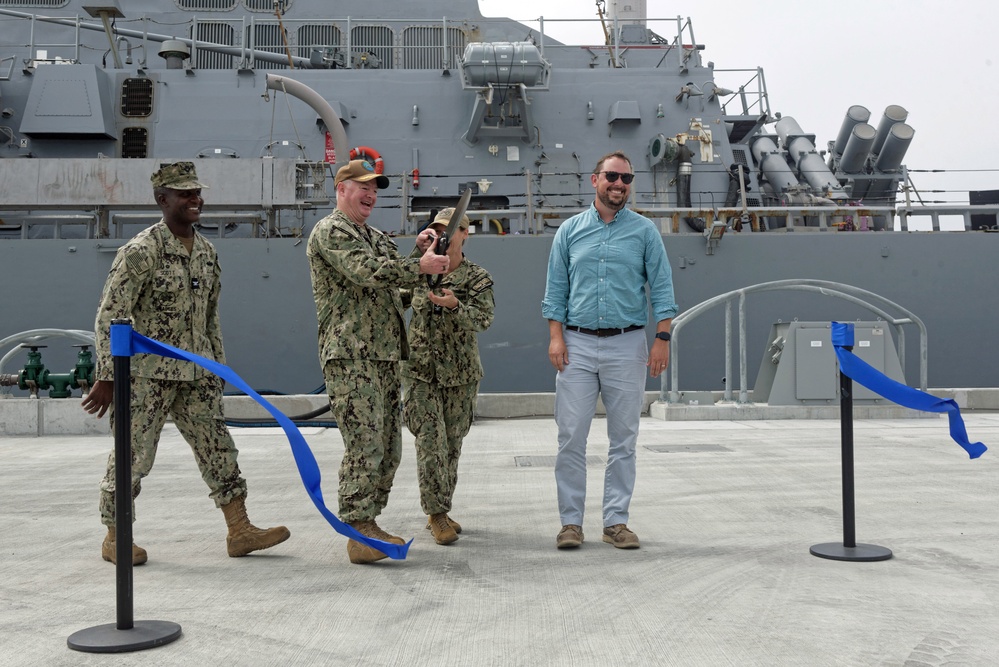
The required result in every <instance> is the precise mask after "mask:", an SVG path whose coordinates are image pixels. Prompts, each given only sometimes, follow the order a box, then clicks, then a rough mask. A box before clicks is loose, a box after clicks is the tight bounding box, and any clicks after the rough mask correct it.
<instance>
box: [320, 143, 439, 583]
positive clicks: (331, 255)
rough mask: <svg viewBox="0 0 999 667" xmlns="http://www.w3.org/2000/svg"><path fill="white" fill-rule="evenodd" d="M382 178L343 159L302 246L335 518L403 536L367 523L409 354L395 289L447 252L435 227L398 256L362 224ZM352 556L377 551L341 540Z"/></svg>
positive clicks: (394, 454)
mask: <svg viewBox="0 0 999 667" xmlns="http://www.w3.org/2000/svg"><path fill="white" fill-rule="evenodd" d="M388 184H389V180H388V178H387V177H385V176H382V175H381V174H377V173H375V170H374V168H373V167H372V166H371V164H370V163H368V162H367V161H364V160H352V161H351V162H349V163H347V164H346V165H344V166H343V167H341V168H340V169H339V170H338V171H337V174H336V178H335V179H334V187H335V188H336V202H337V206H336V209H335V210H334V211H333V213H331V214H330V215H328V216H326V217H325V218H323V219H322V220H320V221H319V222H318V223H316V226H315V227H314V228H313V230H312V233H311V234H310V235H309V244H308V250H307V254H308V257H309V266H310V270H311V273H312V291H313V296H314V297H315V300H316V314H317V316H318V319H319V361H320V363H321V364H322V365H323V375H324V377H325V379H326V392H327V393H328V394H329V397H330V406H331V409H332V412H333V415H334V417H335V418H336V420H337V424H338V425H339V428H340V434H341V436H342V437H343V443H344V454H343V460H342V461H341V463H340V488H339V503H340V519H341V520H343V521H344V522H345V523H349V524H350V525H351V526H353V527H354V528H355V529H356V530H357V531H358V532H360V533H361V534H363V535H365V536H368V537H373V538H375V539H379V540H382V541H386V542H394V543H396V544H403V543H404V540H403V539H402V538H401V537H397V536H394V535H390V534H389V533H386V532H385V531H384V530H382V529H381V528H380V527H379V526H378V524H377V523H376V522H375V517H377V516H378V515H379V514H380V513H381V511H382V510H383V509H384V508H385V505H386V504H387V503H388V496H389V491H390V490H391V489H392V481H393V480H394V479H395V472H396V469H397V468H398V467H399V460H400V458H401V455H402V425H401V420H400V412H401V398H400V388H399V387H400V376H399V362H400V361H402V360H404V359H407V358H408V357H409V343H408V341H407V339H406V328H405V320H404V318H403V313H404V309H403V303H402V296H401V293H400V288H404V287H416V286H417V285H418V284H419V283H420V281H421V280H424V274H440V273H444V272H445V271H446V270H447V268H448V259H447V257H445V256H443V255H436V254H434V250H433V240H434V234H433V232H431V231H427V230H425V231H423V232H421V233H420V235H419V236H418V237H417V239H416V245H417V248H419V251H420V253H421V254H420V255H418V256H413V257H409V258H407V257H403V256H401V255H400V254H399V251H398V249H397V248H396V245H395V242H394V241H393V240H392V238H391V237H389V236H388V234H385V233H383V232H381V231H379V230H377V229H374V228H372V227H369V226H368V225H367V224H366V221H367V219H368V216H370V215H371V211H372V209H373V208H374V205H375V202H376V200H377V199H378V190H379V189H384V188H386V187H388ZM347 556H348V557H349V559H350V562H352V563H370V562H373V561H376V560H381V559H382V558H385V554H383V553H382V552H381V551H378V550H376V549H372V548H370V547H368V546H365V545H363V544H361V543H360V542H357V541H355V540H348V542H347Z"/></svg>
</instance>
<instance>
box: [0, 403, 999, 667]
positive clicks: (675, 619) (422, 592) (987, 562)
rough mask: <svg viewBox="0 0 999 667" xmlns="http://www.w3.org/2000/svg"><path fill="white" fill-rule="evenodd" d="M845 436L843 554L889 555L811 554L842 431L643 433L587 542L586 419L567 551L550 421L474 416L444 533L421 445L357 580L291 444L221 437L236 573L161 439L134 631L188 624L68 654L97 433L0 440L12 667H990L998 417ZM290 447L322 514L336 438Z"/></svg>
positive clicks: (100, 440) (89, 535)
mask: <svg viewBox="0 0 999 667" xmlns="http://www.w3.org/2000/svg"><path fill="white" fill-rule="evenodd" d="M965 417H966V422H967V429H968V433H969V435H970V437H971V439H972V440H973V441H982V442H984V443H985V444H986V445H988V446H990V447H991V449H990V451H989V452H987V453H986V454H985V455H984V456H982V457H981V458H980V459H977V460H969V458H968V456H967V455H966V454H965V452H964V451H963V450H962V449H961V448H959V447H958V446H957V445H956V444H954V442H953V441H952V440H951V439H950V437H949V434H948V426H947V419H946V418H945V417H933V418H929V419H927V418H922V419H886V420H877V419H870V420H857V421H855V423H854V433H855V465H854V471H855V477H856V490H855V500H856V511H855V519H856V540H857V542H859V543H867V544H874V545H879V546H883V547H886V548H888V549H891V551H892V552H893V557H892V558H891V559H889V560H884V561H879V562H848V561H837V560H829V559H825V558H818V557H816V556H813V555H812V554H811V553H810V552H809V549H810V547H811V546H813V545H816V544H819V543H829V542H833V543H834V542H841V541H842V539H843V525H844V517H843V506H842V489H841V480H842V469H841V461H840V423H839V421H838V420H836V419H829V420H797V419H784V420H772V421H767V420H752V421H722V420H713V421H678V422H669V421H662V420H660V419H654V418H648V417H647V418H643V420H642V431H641V434H640V436H639V451H638V483H637V489H636V492H635V496H634V499H633V501H632V505H631V516H630V519H629V525H630V526H631V527H632V528H633V529H634V530H635V532H636V533H637V534H638V535H639V537H640V538H641V542H642V545H641V548H640V549H637V550H618V549H615V548H614V547H613V546H611V545H609V544H605V543H603V542H602V541H601V528H602V522H601V516H600V500H601V495H602V480H603V464H604V461H605V458H606V444H607V440H606V435H605V432H606V431H605V427H606V422H605V421H604V420H603V419H602V418H597V419H595V420H594V422H593V428H592V430H591V434H590V436H591V437H590V445H589V451H588V457H589V460H588V463H589V479H588V482H589V494H588V503H587V515H586V518H585V521H584V532H585V542H584V544H583V545H582V546H581V547H580V548H578V549H573V550H556V549H555V535H556V534H557V532H558V530H559V527H560V526H559V519H558V511H557V506H556V498H555V483H554V477H553V463H554V455H555V451H556V429H555V424H554V422H553V421H552V419H551V418H541V419H504V420H501V419H480V420H478V421H477V422H476V423H475V425H474V426H473V427H472V430H471V433H470V434H469V436H468V438H467V439H466V440H465V445H464V453H463V456H462V459H461V465H460V469H459V481H458V490H457V494H456V498H455V505H454V510H453V512H452V516H453V517H454V518H455V519H456V520H458V521H459V522H460V523H461V524H462V526H463V532H462V534H461V537H460V539H459V540H458V541H457V542H456V543H454V544H453V545H450V546H438V545H437V544H435V543H434V541H433V539H432V537H431V535H430V532H429V531H427V530H425V529H424V526H425V524H426V518H425V516H424V515H423V513H422V511H421V509H420V502H419V491H418V486H417V482H416V470H415V455H414V451H413V439H412V437H411V436H410V435H409V433H408V432H405V433H404V453H403V463H402V466H401V468H400V470H399V473H398V475H397V477H396V482H395V487H394V489H393V491H392V495H391V499H390V502H389V505H388V507H387V509H386V511H385V512H384V513H383V515H382V516H381V517H379V523H380V524H381V525H382V527H383V528H385V529H387V530H388V531H389V532H392V533H395V534H401V535H403V536H405V537H406V538H407V539H409V538H413V539H414V542H413V544H412V547H411V549H410V551H409V556H408V558H407V559H406V560H404V561H394V560H383V561H380V562H378V563H375V564H371V565H352V564H350V563H349V562H348V560H347V554H346V540H345V538H343V537H341V536H340V535H338V534H336V533H335V532H334V531H333V530H332V529H331V528H330V527H329V525H328V524H327V523H326V521H325V520H324V519H323V518H322V516H321V515H320V514H319V513H318V512H317V511H316V509H315V507H314V506H313V505H312V502H311V500H310V499H309V498H308V496H307V494H306V492H305V490H304V488H303V487H302V484H301V481H300V480H299V477H298V474H297V470H296V467H295V464H294V460H293V458H292V456H291V452H290V449H289V446H288V444H287V441H286V440H285V439H284V436H283V434H282V432H281V431H280V430H279V429H274V428H243V429H238V428H237V429H233V433H234V437H235V439H236V442H237V445H238V447H239V450H240V459H239V460H240V464H241V466H242V469H243V473H244V475H245V476H246V478H247V480H248V482H249V496H248V501H247V507H248V510H249V514H250V518H251V519H252V521H253V522H254V523H255V524H256V525H258V526H261V527H265V526H272V525H277V524H284V525H287V526H288V527H289V528H290V529H291V533H292V535H291V539H290V540H288V541H287V542H285V543H284V544H281V545H279V546H277V547H275V548H273V549H271V550H268V551H264V552H259V553H256V554H252V555H250V556H247V557H244V558H229V557H228V556H227V555H226V549H225V532H226V531H225V522H224V520H223V517H222V513H221V512H220V511H218V510H217V509H215V507H214V505H213V503H212V502H211V501H210V500H209V499H208V497H207V488H206V487H205V485H204V483H203V482H202V481H201V479H200V476H199V474H198V471H197V468H196V466H195V463H194V460H193V457H192V456H191V454H190V449H189V448H188V447H187V445H186V443H184V441H183V439H182V438H181V437H180V435H179V433H178V432H177V431H176V429H175V428H174V427H173V426H172V425H168V426H167V428H166V430H165V431H164V434H163V438H162V439H161V442H160V446H159V454H158V458H157V461H156V465H155V466H154V468H153V471H152V474H151V475H150V476H149V477H148V478H146V480H145V481H144V483H143V490H142V493H141V495H140V496H139V498H138V500H137V501H136V515H137V520H136V523H135V525H134V536H135V541H136V543H137V544H139V545H141V546H142V547H144V548H145V549H147V550H148V552H149V562H148V563H147V564H145V565H141V566H138V567H135V568H134V572H133V580H134V602H133V606H134V618H135V619H136V620H137V621H141V620H162V621H171V622H174V623H178V624H180V626H181V627H182V632H183V634H182V635H181V637H180V638H179V639H178V640H177V641H174V642H172V643H170V644H167V645H165V646H161V647H157V648H153V649H149V650H145V651H139V652H134V653H123V654H117V655H106V654H92V653H82V652H78V651H73V650H70V649H69V648H68V647H67V638H68V637H69V636H70V635H71V634H73V633H74V632H77V631H78V630H82V629H85V628H89V627H93V626H97V625H103V624H108V623H114V622H115V619H116V591H115V567H114V566H113V565H111V564H110V563H107V562H104V561H103V560H101V556H100V546H101V540H102V537H103V535H104V529H103V527H102V526H101V524H100V522H99V517H98V513H97V492H98V483H99V481H100V479H101V477H102V475H103V473H104V468H105V464H106V461H107V456H108V453H109V452H110V451H111V447H112V441H111V438H110V437H109V436H103V435H62V436H45V437H5V438H3V439H2V440H0V535H2V536H3V538H2V542H0V664H2V665H46V666H50V665H184V666H187V665H209V664H220V665H222V664H225V665H371V666H374V665H524V666H534V665H566V666H569V665H837V666H838V665H858V666H861V665H862V666H867V665H898V666H904V665H920V666H923V665H975V666H977V665H982V666H985V665H995V664H996V662H997V660H999V632H997V628H999V549H997V545H999V535H997V533H999V531H997V528H999V520H997V511H999V510H997V508H999V484H997V482H996V480H997V479H999V466H997V455H999V414H996V413H994V412H971V413H966V415H965ZM303 433H304V434H305V437H306V439H307V441H308V442H309V444H310V446H311V447H312V449H313V451H314V453H315V455H316V458H317V460H318V462H319V465H320V467H321V469H322V471H323V490H324V495H325V497H326V499H327V504H328V505H329V506H330V507H331V508H333V509H334V511H335V508H336V487H337V484H336V481H337V467H338V465H339V461H340V457H341V455H342V452H343V446H342V440H341V438H340V435H339V433H338V431H337V430H336V429H328V428H318V427H307V428H304V429H303Z"/></svg>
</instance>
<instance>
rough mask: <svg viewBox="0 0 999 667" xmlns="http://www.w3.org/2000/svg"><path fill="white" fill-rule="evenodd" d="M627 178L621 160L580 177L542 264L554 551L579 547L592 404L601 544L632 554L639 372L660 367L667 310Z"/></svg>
mask: <svg viewBox="0 0 999 667" xmlns="http://www.w3.org/2000/svg"><path fill="white" fill-rule="evenodd" d="M634 177H635V176H634V171H633V169H632V165H631V161H630V160H629V159H628V157H627V156H625V155H624V154H623V153H620V152H616V153H611V154H609V155H606V156H604V157H603V158H601V159H600V160H599V161H598V162H597V166H596V168H595V169H594V170H593V174H592V175H591V176H590V181H591V183H592V184H593V187H594V189H595V190H596V199H595V200H594V202H593V206H591V207H590V208H589V209H588V210H586V211H584V212H582V213H580V214H579V215H576V216H573V217H571V218H569V219H568V220H566V221H565V222H564V223H562V224H561V225H560V226H559V229H558V232H557V233H556V234H555V241H554V243H553V244H552V250H551V255H550V256H549V259H548V277H547V284H546V287H545V298H544V301H543V303H542V309H541V312H542V315H543V316H544V317H545V318H546V319H547V320H548V324H549V333H550V336H551V339H550V343H549V345H548V357H549V359H550V360H551V363H552V366H554V367H555V369H556V370H557V371H558V375H557V376H556V380H555V421H556V423H557V425H558V456H557V457H556V462H555V481H556V485H557V487H558V504H559V516H560V519H561V523H562V530H561V531H560V532H559V534H558V537H557V538H556V546H557V547H558V548H560V549H564V548H571V547H578V546H579V545H580V544H582V542H583V528H582V526H583V508H584V504H585V500H586V439H587V436H588V434H589V430H590V422H591V421H592V419H593V413H594V411H595V409H596V404H597V397H598V396H602V398H603V401H604V406H605V407H606V409H607V435H608V438H609V440H610V448H609V450H608V456H607V469H606V473H605V476H604V498H603V527H604V528H603V541H604V542H607V543H609V544H613V545H614V546H615V547H619V548H625V549H627V548H637V547H638V546H639V541H638V536H637V535H635V533H634V532H632V531H631V530H630V529H629V528H628V527H627V523H628V507H629V505H630V503H631V496H632V493H633V491H634V487H635V450H636V444H637V440H638V426H639V422H640V420H641V414H642V408H643V405H644V394H645V368H646V367H648V368H649V371H650V373H651V374H652V377H658V376H659V375H660V374H661V373H662V372H663V371H664V370H665V369H666V365H667V363H668V362H669V330H670V325H671V323H672V320H673V316H674V315H676V313H677V305H676V301H675V299H674V297H673V276H672V271H671V269H670V265H669V259H668V258H667V256H666V249H665V247H664V246H663V241H662V236H661V235H660V233H659V230H658V229H657V228H656V226H655V224H654V223H653V222H652V221H651V220H649V219H648V218H646V217H644V216H641V215H639V214H637V213H635V212H633V211H630V210H628V209H627V208H625V204H626V203H627V201H628V196H629V194H630V193H631V183H632V180H633V179H634ZM646 285H648V294H649V297H648V299H647V298H646V292H645V286H646ZM649 301H651V303H652V312H653V317H654V318H655V321H656V338H655V341H654V343H653V345H652V349H651V351H650V350H649V347H648V344H647V342H646V339H645V333H644V327H645V325H646V324H647V323H648V314H649Z"/></svg>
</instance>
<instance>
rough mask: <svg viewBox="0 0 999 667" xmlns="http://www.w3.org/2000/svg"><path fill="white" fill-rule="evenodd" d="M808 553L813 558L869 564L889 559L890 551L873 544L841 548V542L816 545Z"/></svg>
mask: <svg viewBox="0 0 999 667" xmlns="http://www.w3.org/2000/svg"><path fill="white" fill-rule="evenodd" d="M808 551H809V553H811V554H812V555H813V556H818V557H819V558H829V559H831V560H852V561H862V562H869V561H875V560H888V559H889V558H891V549H886V548H885V547H879V546H877V545H874V544H857V546H855V547H847V546H843V543H842V542H827V543H826V544H816V545H814V546H812V547H811V548H810V549H809V550H808Z"/></svg>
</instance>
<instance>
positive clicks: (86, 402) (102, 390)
mask: <svg viewBox="0 0 999 667" xmlns="http://www.w3.org/2000/svg"><path fill="white" fill-rule="evenodd" d="M112 399H114V382H111V381H109V380H98V381H97V382H95V383H94V386H93V387H91V388H90V393H88V394H87V395H86V396H84V397H83V400H82V401H80V405H82V406H83V409H84V410H85V411H87V412H89V413H90V414H94V413H95V412H96V413H97V418H98V419H100V418H101V417H103V416H104V413H105V412H107V411H108V406H109V405H111V401H112Z"/></svg>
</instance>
